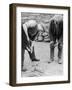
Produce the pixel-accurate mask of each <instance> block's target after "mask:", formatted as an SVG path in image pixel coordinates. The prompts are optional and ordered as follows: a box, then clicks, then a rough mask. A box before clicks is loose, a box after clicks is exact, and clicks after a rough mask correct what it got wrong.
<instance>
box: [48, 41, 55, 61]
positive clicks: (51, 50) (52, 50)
mask: <svg viewBox="0 0 72 90" xmlns="http://www.w3.org/2000/svg"><path fill="white" fill-rule="evenodd" d="M54 48H55V47H54V41H51V43H50V60H49V61H48V63H51V62H52V61H54Z"/></svg>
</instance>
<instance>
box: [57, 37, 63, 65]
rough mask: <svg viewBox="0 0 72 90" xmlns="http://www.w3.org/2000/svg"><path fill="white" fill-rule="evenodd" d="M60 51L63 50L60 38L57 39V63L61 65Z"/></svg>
mask: <svg viewBox="0 0 72 90" xmlns="http://www.w3.org/2000/svg"><path fill="white" fill-rule="evenodd" d="M62 49H63V42H62V37H61V38H60V39H59V43H58V63H59V64H61V63H62Z"/></svg>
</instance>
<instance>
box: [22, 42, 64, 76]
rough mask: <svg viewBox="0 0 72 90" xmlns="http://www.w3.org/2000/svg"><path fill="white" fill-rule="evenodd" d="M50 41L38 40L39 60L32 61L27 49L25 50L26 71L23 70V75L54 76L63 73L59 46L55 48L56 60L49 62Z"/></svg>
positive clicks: (36, 50)
mask: <svg viewBox="0 0 72 90" xmlns="http://www.w3.org/2000/svg"><path fill="white" fill-rule="evenodd" d="M49 44H50V43H48V42H36V43H35V54H36V57H37V58H38V59H40V61H39V62H32V61H31V60H30V58H29V55H28V53H27V51H25V60H24V69H26V71H22V72H21V76H22V77H35V76H52V75H62V74H63V64H58V58H57V52H58V50H57V47H56V48H55V58H54V61H53V62H51V63H48V60H50V45H49Z"/></svg>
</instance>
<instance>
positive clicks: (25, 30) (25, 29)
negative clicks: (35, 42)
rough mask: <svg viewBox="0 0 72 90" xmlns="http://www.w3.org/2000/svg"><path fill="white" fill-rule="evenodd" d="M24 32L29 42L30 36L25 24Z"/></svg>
mask: <svg viewBox="0 0 72 90" xmlns="http://www.w3.org/2000/svg"><path fill="white" fill-rule="evenodd" d="M23 30H24V32H25V34H26V36H27V40H28V41H29V36H28V31H27V26H26V24H23Z"/></svg>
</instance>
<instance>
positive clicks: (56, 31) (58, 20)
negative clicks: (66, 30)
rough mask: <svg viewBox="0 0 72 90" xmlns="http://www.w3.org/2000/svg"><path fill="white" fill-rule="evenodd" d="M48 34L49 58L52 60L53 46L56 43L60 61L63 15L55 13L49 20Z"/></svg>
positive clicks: (60, 60) (59, 61)
mask: <svg viewBox="0 0 72 90" xmlns="http://www.w3.org/2000/svg"><path fill="white" fill-rule="evenodd" d="M49 36H50V60H49V63H51V62H52V61H54V48H55V46H56V43H58V63H59V64H61V63H62V49H63V15H55V16H54V17H53V18H51V20H50V25H49Z"/></svg>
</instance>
